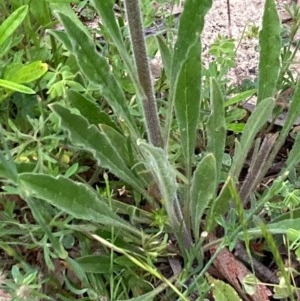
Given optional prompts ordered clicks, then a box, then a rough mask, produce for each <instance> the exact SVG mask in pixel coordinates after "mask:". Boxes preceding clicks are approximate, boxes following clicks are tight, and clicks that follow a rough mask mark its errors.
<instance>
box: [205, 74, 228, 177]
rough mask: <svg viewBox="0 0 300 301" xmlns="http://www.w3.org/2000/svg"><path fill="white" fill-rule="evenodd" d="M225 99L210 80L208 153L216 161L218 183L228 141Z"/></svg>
mask: <svg viewBox="0 0 300 301" xmlns="http://www.w3.org/2000/svg"><path fill="white" fill-rule="evenodd" d="M223 104H224V99H223V95H222V92H221V90H220V88H219V86H218V83H217V82H216V80H215V79H211V80H210V105H211V114H210V116H209V118H208V122H207V151H208V152H211V153H212V154H213V155H214V157H215V159H216V172H217V181H219V180H220V173H221V168H222V161H223V156H224V148H225V140H226V122H225V110H224V106H223Z"/></svg>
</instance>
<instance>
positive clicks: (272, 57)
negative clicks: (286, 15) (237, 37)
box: [257, 0, 281, 103]
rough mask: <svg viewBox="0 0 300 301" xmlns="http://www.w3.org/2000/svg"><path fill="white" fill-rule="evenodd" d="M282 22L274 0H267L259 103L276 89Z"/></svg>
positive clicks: (262, 39)
mask: <svg viewBox="0 0 300 301" xmlns="http://www.w3.org/2000/svg"><path fill="white" fill-rule="evenodd" d="M280 33H281V22H280V18H279V15H278V12H277V9H276V3H275V1H274V0H266V1H265V8H264V15H263V21H262V30H261V32H260V33H259V46H260V57H259V73H258V94H257V103H260V102H261V101H262V100H263V99H265V98H267V97H273V96H274V93H275V89H276V84H277V79H278V74H279V68H280V50H281V40H280Z"/></svg>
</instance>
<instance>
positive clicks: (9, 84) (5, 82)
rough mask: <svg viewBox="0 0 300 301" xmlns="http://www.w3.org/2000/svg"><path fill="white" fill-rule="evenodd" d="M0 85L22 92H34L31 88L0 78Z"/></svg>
mask: <svg viewBox="0 0 300 301" xmlns="http://www.w3.org/2000/svg"><path fill="white" fill-rule="evenodd" d="M0 87H3V88H6V89H9V90H12V91H16V92H21V93H24V94H35V92H34V91H33V90H32V89H30V88H28V87H26V86H24V85H20V84H17V83H14V82H12V81H9V80H5V79H0Z"/></svg>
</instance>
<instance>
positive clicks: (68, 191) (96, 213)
mask: <svg viewBox="0 0 300 301" xmlns="http://www.w3.org/2000/svg"><path fill="white" fill-rule="evenodd" d="M18 188H19V189H20V191H21V193H22V195H23V196H24V197H25V198H28V197H32V196H34V197H36V198H38V199H42V200H44V201H46V202H48V203H49V204H51V205H53V206H55V207H57V208H59V209H60V210H63V211H65V212H67V213H68V214H70V215H72V216H74V217H75V218H78V219H83V220H88V221H92V222H96V223H99V224H103V225H105V226H114V227H117V228H121V229H124V230H127V231H128V230H129V231H130V232H131V233H134V234H138V235H139V233H140V232H139V231H138V230H137V229H135V228H134V227H133V226H131V225H130V224H128V223H127V222H125V221H124V220H122V219H121V218H120V217H119V216H118V215H117V214H116V213H114V212H113V211H112V210H111V208H110V207H109V206H108V204H107V201H106V200H104V199H101V197H100V196H99V195H98V194H97V193H96V192H95V191H94V190H92V189H91V188H90V187H89V186H87V185H85V184H82V183H76V182H74V181H72V180H70V179H68V178H64V177H62V176H58V177H53V176H50V175H43V174H35V173H23V174H20V175H19V180H18Z"/></svg>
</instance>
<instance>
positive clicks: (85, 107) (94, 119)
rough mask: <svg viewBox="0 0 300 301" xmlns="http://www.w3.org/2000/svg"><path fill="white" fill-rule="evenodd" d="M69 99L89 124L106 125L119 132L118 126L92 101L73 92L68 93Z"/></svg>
mask: <svg viewBox="0 0 300 301" xmlns="http://www.w3.org/2000/svg"><path fill="white" fill-rule="evenodd" d="M68 98H69V99H70V101H71V103H72V104H73V105H74V106H75V108H77V109H78V110H79V111H80V113H81V115H82V116H83V117H85V118H86V119H87V120H88V122H89V123H91V124H94V125H97V126H98V125H99V124H106V125H108V126H110V127H112V128H114V129H115V130H117V128H116V125H115V124H114V122H113V121H112V120H111V118H110V116H109V115H108V114H106V113H105V112H102V111H101V109H100V107H99V106H98V105H97V104H96V103H95V102H94V101H92V100H91V99H89V98H87V97H85V96H83V95H82V94H79V93H77V92H75V91H72V90H70V91H69V92H68Z"/></svg>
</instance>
